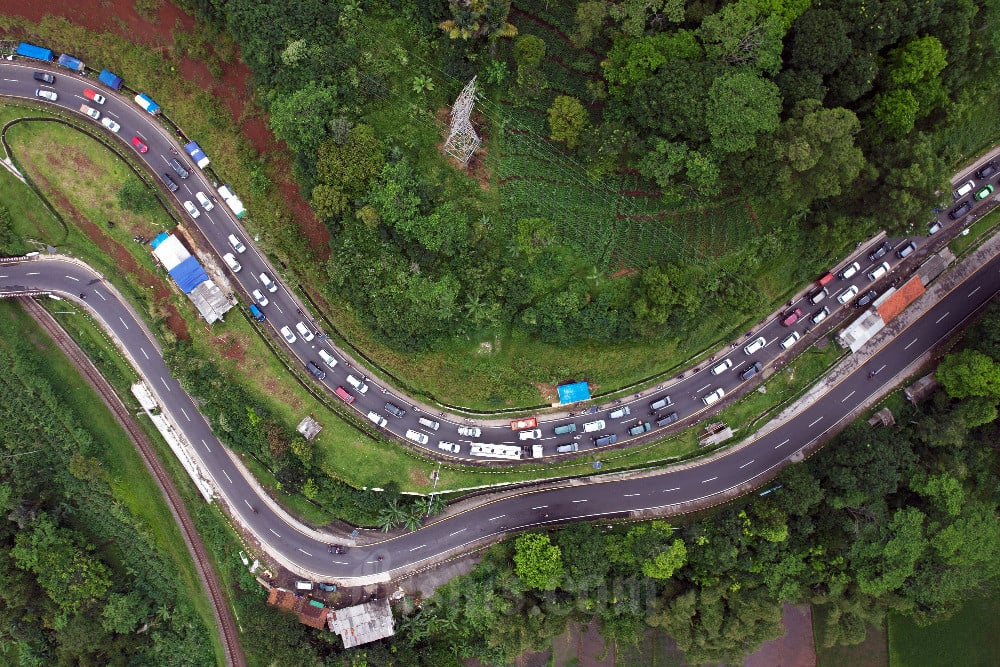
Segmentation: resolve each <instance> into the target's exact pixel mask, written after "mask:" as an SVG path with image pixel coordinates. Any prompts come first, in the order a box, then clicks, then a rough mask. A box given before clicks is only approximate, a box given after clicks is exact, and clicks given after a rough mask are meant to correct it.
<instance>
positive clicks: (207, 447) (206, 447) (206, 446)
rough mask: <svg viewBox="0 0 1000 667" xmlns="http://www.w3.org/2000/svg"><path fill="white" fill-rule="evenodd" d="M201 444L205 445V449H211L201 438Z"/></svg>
mask: <svg viewBox="0 0 1000 667" xmlns="http://www.w3.org/2000/svg"><path fill="white" fill-rule="evenodd" d="M201 444H203V445H205V449H207V450H208V451H212V448H211V447H209V446H208V443H207V442H205V440H204V439H202V441H201Z"/></svg>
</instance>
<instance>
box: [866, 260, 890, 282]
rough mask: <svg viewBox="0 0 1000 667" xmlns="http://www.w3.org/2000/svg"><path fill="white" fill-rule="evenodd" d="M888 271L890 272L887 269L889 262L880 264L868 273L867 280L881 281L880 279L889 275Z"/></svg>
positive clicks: (888, 268)
mask: <svg viewBox="0 0 1000 667" xmlns="http://www.w3.org/2000/svg"><path fill="white" fill-rule="evenodd" d="M889 271H891V268H890V267H889V262H882V263H881V264H879V265H878V266H876V267H874V268H873V269H872V270H871V271H869V272H868V279H869V280H881V279H882V278H884V277H885V276H886V275H888V274H889Z"/></svg>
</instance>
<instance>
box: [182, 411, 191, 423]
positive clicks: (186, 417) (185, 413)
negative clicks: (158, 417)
mask: <svg viewBox="0 0 1000 667" xmlns="http://www.w3.org/2000/svg"><path fill="white" fill-rule="evenodd" d="M181 413H182V414H183V415H184V418H185V419H187V420H188V421H191V418H190V417H188V413H187V412H185V411H184V408H181Z"/></svg>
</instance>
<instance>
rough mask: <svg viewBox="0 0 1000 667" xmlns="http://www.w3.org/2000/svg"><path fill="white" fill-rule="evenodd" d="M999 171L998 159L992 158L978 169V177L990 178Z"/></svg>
mask: <svg viewBox="0 0 1000 667" xmlns="http://www.w3.org/2000/svg"><path fill="white" fill-rule="evenodd" d="M995 173H997V163H996V160H990V161H989V162H987V163H986V164H984V165H983V166H982V167H980V168H979V169H978V170H977V171H976V178H990V177H991V176H993V174H995Z"/></svg>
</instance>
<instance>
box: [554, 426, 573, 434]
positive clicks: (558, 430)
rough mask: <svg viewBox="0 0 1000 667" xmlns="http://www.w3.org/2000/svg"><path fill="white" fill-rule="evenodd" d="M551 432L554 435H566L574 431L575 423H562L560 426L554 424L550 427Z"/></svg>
mask: <svg viewBox="0 0 1000 667" xmlns="http://www.w3.org/2000/svg"><path fill="white" fill-rule="evenodd" d="M552 432H553V433H555V434H556V435H566V434H567V433H574V432H576V424H563V425H562V426H556V427H555V428H554V429H552Z"/></svg>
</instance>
